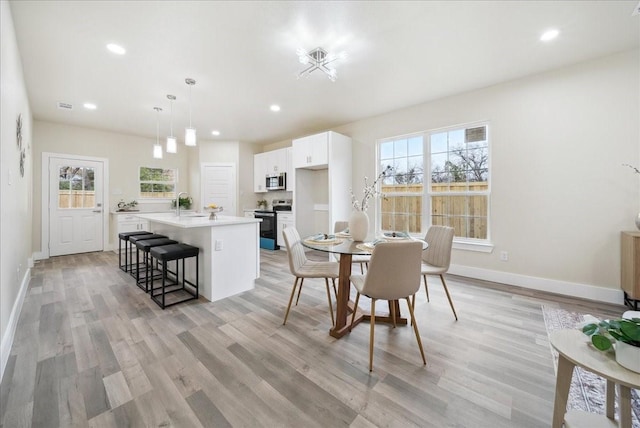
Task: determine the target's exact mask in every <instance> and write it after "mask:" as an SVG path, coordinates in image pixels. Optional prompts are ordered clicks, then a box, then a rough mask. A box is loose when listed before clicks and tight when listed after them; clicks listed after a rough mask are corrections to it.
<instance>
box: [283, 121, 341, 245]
mask: <svg viewBox="0 0 640 428" xmlns="http://www.w3.org/2000/svg"><path fill="white" fill-rule="evenodd" d="M351 147H352V141H351V138H349V137H347V136H346V135H341V134H338V133H336V132H333V131H327V132H323V133H321V134H316V135H311V136H308V137H304V138H299V139H296V140H293V164H294V170H293V171H294V173H295V188H294V190H293V209H294V214H295V226H296V229H297V230H298V232H300V235H301V236H306V235H311V234H314V233H318V232H319V231H332V230H333V224H334V223H335V222H336V221H344V220H348V219H349V214H350V213H351V210H352V207H351V194H350V192H349V189H350V188H351V171H352V168H353V165H352V154H351Z"/></svg>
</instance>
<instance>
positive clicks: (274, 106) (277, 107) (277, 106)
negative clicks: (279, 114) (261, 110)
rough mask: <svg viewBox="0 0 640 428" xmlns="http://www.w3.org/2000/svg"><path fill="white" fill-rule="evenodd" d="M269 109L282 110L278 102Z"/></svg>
mask: <svg viewBox="0 0 640 428" xmlns="http://www.w3.org/2000/svg"><path fill="white" fill-rule="evenodd" d="M269 110H271V111H280V106H279V105H277V104H273V105H272V106H271V107H269Z"/></svg>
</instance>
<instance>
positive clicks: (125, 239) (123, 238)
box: [118, 230, 151, 272]
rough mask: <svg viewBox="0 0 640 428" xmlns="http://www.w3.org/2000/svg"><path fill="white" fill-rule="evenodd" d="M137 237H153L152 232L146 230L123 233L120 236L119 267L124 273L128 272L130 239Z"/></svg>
mask: <svg viewBox="0 0 640 428" xmlns="http://www.w3.org/2000/svg"><path fill="white" fill-rule="evenodd" d="M136 235H151V232H147V231H144V230H137V231H135V232H122V233H119V234H118V238H120V240H119V241H118V267H119V268H120V269H121V270H122V271H124V272H128V269H129V262H128V257H127V255H128V254H129V251H130V248H129V237H131V236H136ZM123 242H124V251H125V252H124V265H123V264H122V243H123Z"/></svg>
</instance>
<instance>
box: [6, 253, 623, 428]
mask: <svg viewBox="0 0 640 428" xmlns="http://www.w3.org/2000/svg"><path fill="white" fill-rule="evenodd" d="M311 257H316V258H320V257H322V256H320V255H312V256H310V258H311ZM261 258H262V269H261V271H262V275H261V278H260V279H259V280H257V281H256V288H255V289H254V290H253V291H250V292H246V293H243V294H241V295H238V296H234V297H231V298H228V299H225V300H223V301H219V302H216V303H209V302H207V301H205V300H202V299H201V300H199V301H191V302H188V303H184V304H180V305H178V306H175V307H172V308H168V309H166V310H164V311H163V310H161V309H160V308H159V307H158V306H157V305H156V304H155V303H153V302H152V301H151V300H150V299H149V297H148V295H145V293H144V292H143V291H142V290H140V289H139V288H138V287H136V286H135V284H134V281H133V279H132V278H131V277H130V276H129V275H128V274H125V273H123V272H122V271H120V270H119V269H118V267H117V257H116V256H115V255H114V254H113V253H110V252H104V253H102V252H101V253H89V254H80V255H74V256H64V257H54V258H51V259H49V260H46V261H41V262H39V263H37V264H36V266H35V268H34V269H33V271H32V280H31V283H30V285H29V290H28V294H27V297H26V299H25V303H24V307H23V308H22V313H21V315H20V320H19V324H18V328H17V332H16V335H15V340H14V344H13V348H12V351H11V355H10V358H9V362H8V364H7V368H6V371H5V374H4V378H3V381H2V385H1V395H0V404H1V408H2V414H1V418H0V421H1V422H2V424H3V426H6V427H28V426H34V427H57V426H63V427H69V426H74V427H75V426H79V427H84V426H96V427H127V426H132V427H138V426H139V427H153V426H158V427H160V426H162V427H167V426H175V427H199V426H204V427H225V426H238V427H241V426H265V427H280V426H287V427H289V426H290V427H303V426H304V427H313V426H318V427H339V426H351V427H373V426H420V427H427V426H434V427H445V426H455V427H545V426H549V425H550V421H551V414H552V407H553V399H554V385H555V375H554V371H553V363H552V359H551V353H550V349H549V342H548V340H547V334H546V331H545V326H544V320H543V316H542V311H541V305H542V304H545V305H552V306H557V307H562V308H565V309H568V310H575V311H578V312H582V313H591V314H593V315H598V316H607V315H618V314H620V313H621V312H622V311H624V307H623V306H617V307H616V306H611V305H605V304H594V303H591V302H585V301H580V300H572V299H568V298H564V297H557V296H552V295H549V294H543V293H535V292H531V291H527V290H520V289H517V288H514V287H508V286H504V285H498V284H491V283H483V282H479V281H472V280H469V279H464V278H459V277H454V276H448V285H449V290H450V291H451V293H452V298H453V301H454V303H455V305H456V309H457V312H458V315H459V318H460V320H459V321H457V322H456V321H455V320H454V317H453V314H452V313H451V309H450V307H449V305H448V303H447V299H446V296H445V295H444V292H443V290H442V286H440V284H439V282H438V279H437V277H433V278H430V287H429V291H430V294H431V302H430V303H427V302H426V299H425V294H424V288H421V290H420V292H419V294H418V299H417V302H416V317H417V320H418V325H419V328H420V333H421V336H422V340H423V343H424V346H425V352H426V356H427V366H423V365H422V361H421V359H420V354H419V351H418V348H417V345H416V342H415V337H414V336H413V332H412V331H411V329H410V327H407V326H399V327H397V328H395V329H393V328H392V327H391V326H390V325H386V324H380V325H377V326H376V337H375V339H376V340H375V357H374V371H373V373H371V374H370V373H369V371H368V343H369V325H368V323H362V324H360V325H358V326H357V327H355V328H354V330H353V332H352V333H351V334H349V335H347V336H345V337H344V338H342V339H340V340H336V339H334V338H332V337H331V336H329V334H328V331H329V328H330V324H331V320H330V318H329V315H328V314H327V310H326V305H327V301H326V294H325V288H324V283H323V281H322V280H306V281H305V287H304V289H303V291H302V296H301V297H300V302H299V304H298V306H294V307H293V308H292V310H291V313H290V315H289V320H288V321H287V325H286V326H283V325H282V320H283V316H284V311H285V308H286V304H287V301H288V297H289V293H290V291H291V286H292V284H293V277H292V276H291V275H290V274H289V270H288V264H287V258H286V254H285V253H284V252H270V251H263V252H262V254H261ZM229 268H230V269H232V268H233V267H232V266H230V267H229ZM358 271H359V268H358V267H357V266H355V265H354V272H358ZM354 294H355V293H354ZM362 300H363V301H366V300H368V299H365V298H363V299H362ZM363 303H366V302H363ZM402 308H404V310H403V313H406V307H404V306H402Z"/></svg>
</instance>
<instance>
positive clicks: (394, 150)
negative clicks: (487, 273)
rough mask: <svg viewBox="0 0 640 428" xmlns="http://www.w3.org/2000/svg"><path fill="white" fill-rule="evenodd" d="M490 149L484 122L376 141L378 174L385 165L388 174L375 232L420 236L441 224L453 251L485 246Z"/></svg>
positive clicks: (486, 244) (487, 227) (487, 126)
mask: <svg viewBox="0 0 640 428" xmlns="http://www.w3.org/2000/svg"><path fill="white" fill-rule="evenodd" d="M489 149H490V145H489V124H488V123H486V122H482V123H473V124H465V125H458V126H453V127H450V128H442V129H437V130H432V131H427V132H419V133H415V134H409V135H404V136H399V137H392V138H387V139H383V140H380V141H379V142H378V156H377V158H378V171H383V170H384V169H385V168H386V167H387V166H389V165H390V166H392V167H393V174H392V175H389V176H388V177H386V178H385V179H384V181H383V183H382V186H381V191H382V192H383V193H384V194H385V197H384V198H380V199H379V205H378V207H379V210H380V211H379V212H380V216H379V221H380V224H379V228H380V229H381V230H382V231H406V232H409V233H411V234H413V235H415V236H424V234H425V233H426V230H427V229H428V228H429V226H430V225H445V226H451V227H453V228H454V229H455V242H456V243H458V244H459V245H458V246H457V248H465V247H464V244H470V245H474V244H477V245H479V246H488V245H490V242H489V238H490V236H489V206H490V204H489V197H490V182H489V180H490V166H489V159H490V158H489V154H490V153H489ZM482 251H484V250H482Z"/></svg>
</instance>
